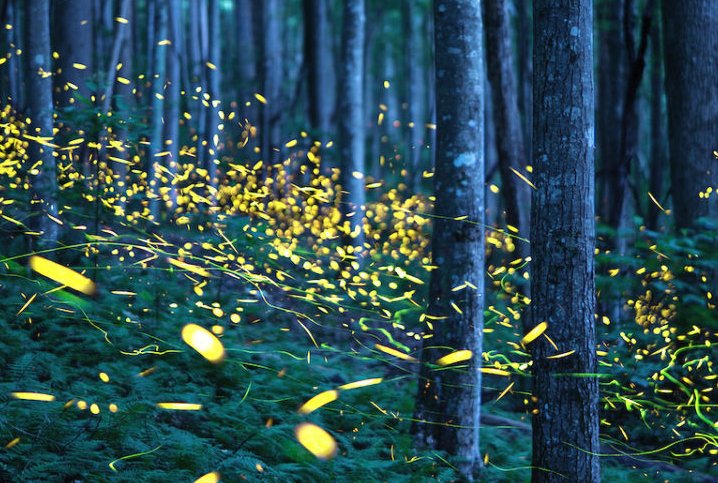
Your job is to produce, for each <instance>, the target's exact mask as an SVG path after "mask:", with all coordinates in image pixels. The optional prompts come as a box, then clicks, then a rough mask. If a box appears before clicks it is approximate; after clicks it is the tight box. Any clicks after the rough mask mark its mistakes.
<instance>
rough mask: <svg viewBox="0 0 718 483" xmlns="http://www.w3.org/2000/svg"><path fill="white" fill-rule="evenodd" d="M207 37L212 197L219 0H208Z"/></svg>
mask: <svg viewBox="0 0 718 483" xmlns="http://www.w3.org/2000/svg"><path fill="white" fill-rule="evenodd" d="M208 15H209V22H208V25H209V32H208V33H209V38H208V44H207V47H208V49H207V54H208V58H207V61H208V62H209V64H206V65H205V67H206V69H205V74H206V77H207V92H208V94H209V98H210V101H209V103H210V106H209V107H208V108H207V109H206V111H205V115H206V117H207V120H206V123H207V148H206V149H207V154H206V155H205V159H206V163H207V165H206V168H207V173H208V174H207V176H208V177H209V186H210V189H211V190H213V193H212V198H214V197H215V195H216V190H217V182H218V180H217V166H218V165H219V134H220V133H219V123H220V122H221V121H220V119H219V106H220V99H221V93H220V83H221V70H220V68H221V66H220V60H221V59H220V54H221V51H220V48H221V39H222V36H221V33H222V32H221V28H220V24H219V22H220V18H219V0H209V10H208Z"/></svg>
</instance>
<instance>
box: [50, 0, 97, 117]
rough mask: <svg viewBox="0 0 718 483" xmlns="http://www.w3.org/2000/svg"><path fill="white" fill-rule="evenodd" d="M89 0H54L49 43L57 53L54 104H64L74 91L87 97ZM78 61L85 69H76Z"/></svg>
mask: <svg viewBox="0 0 718 483" xmlns="http://www.w3.org/2000/svg"><path fill="white" fill-rule="evenodd" d="M92 3H93V2H92V0H65V1H62V2H54V6H53V11H54V18H53V29H54V30H55V31H54V32H53V45H52V48H53V49H54V50H55V51H56V52H57V54H58V60H57V75H55V76H53V80H54V83H55V85H54V93H55V103H56V104H57V105H58V106H59V107H67V106H69V105H70V104H71V103H72V102H73V96H74V95H75V93H77V94H79V95H81V96H82V97H84V98H85V99H89V97H90V90H89V88H88V86H87V81H88V80H89V78H90V76H91V75H92V73H93V72H94V68H93V61H92V54H93V52H92V43H93V39H94V33H93V25H94V22H93V16H92V12H93V9H92ZM77 64H81V65H84V66H85V67H86V68H84V69H82V68H79V69H78V68H77V67H75V65H77Z"/></svg>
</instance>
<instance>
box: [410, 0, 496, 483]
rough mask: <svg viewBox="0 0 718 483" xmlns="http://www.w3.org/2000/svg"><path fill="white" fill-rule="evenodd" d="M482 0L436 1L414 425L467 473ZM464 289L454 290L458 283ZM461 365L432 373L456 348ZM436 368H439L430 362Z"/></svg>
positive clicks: (478, 298)
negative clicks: (432, 137) (425, 289)
mask: <svg viewBox="0 0 718 483" xmlns="http://www.w3.org/2000/svg"><path fill="white" fill-rule="evenodd" d="M482 29H483V26H482V20H481V5H480V2H477V1H475V0H460V1H457V0H437V1H436V2H435V3H434V48H435V52H436V119H437V126H436V147H435V153H436V168H435V175H434V196H435V197H436V201H435V204H434V214H435V218H434V230H433V236H432V265H434V266H435V268H434V269H433V270H432V271H431V280H430V285H429V307H428V311H427V315H428V316H429V317H430V318H429V319H428V320H429V322H430V323H431V324H433V330H431V333H432V334H433V337H431V338H429V339H426V340H425V343H424V348H423V349H422V351H421V361H422V369H421V372H420V375H419V387H418V394H417V398H416V408H415V418H416V419H417V423H415V425H414V428H413V431H414V434H415V435H416V437H417V439H418V440H419V443H420V444H423V445H425V446H429V447H432V448H435V449H439V450H443V451H447V452H448V453H450V454H452V455H455V456H456V457H457V465H458V466H457V468H459V470H460V471H461V473H462V474H463V475H465V477H466V478H468V479H469V480H473V478H474V477H475V475H476V473H477V471H478V469H479V468H480V467H481V464H482V460H481V454H480V452H479V416H480V411H481V373H480V367H481V354H482V337H483V335H482V332H483V326H484V324H483V313H484V312H483V308H484V307H483V293H484V169H485V168H484V142H483V139H484V120H483V116H484V92H483V83H484V52H483V42H484V39H483V30H482ZM459 286H463V288H461V289H459V290H457V289H456V287H459ZM457 350H469V351H471V353H472V357H471V358H470V359H469V360H468V362H464V363H463V364H465V367H461V368H456V369H449V370H441V371H434V370H432V365H434V364H435V363H436V361H437V360H438V359H439V358H440V357H443V356H445V355H447V354H449V353H451V352H453V351H457ZM433 367H436V366H433Z"/></svg>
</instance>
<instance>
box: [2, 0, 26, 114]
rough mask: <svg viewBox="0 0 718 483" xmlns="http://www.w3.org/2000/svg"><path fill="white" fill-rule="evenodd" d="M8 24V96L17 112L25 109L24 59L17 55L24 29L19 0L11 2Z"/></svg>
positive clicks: (8, 11) (11, 0)
mask: <svg viewBox="0 0 718 483" xmlns="http://www.w3.org/2000/svg"><path fill="white" fill-rule="evenodd" d="M7 23H8V24H9V25H12V28H11V29H9V30H7V31H6V35H7V40H8V43H9V47H10V48H9V49H8V52H10V54H11V55H10V58H9V59H8V94H9V96H10V99H9V102H10V104H11V105H12V107H13V108H14V109H15V110H16V111H22V110H23V109H24V107H25V103H24V97H23V92H22V82H23V78H22V74H23V72H22V57H20V56H19V55H17V54H16V50H17V49H19V48H21V44H22V41H21V40H20V39H21V38H22V34H21V32H22V31H23V27H22V26H21V25H20V11H19V9H18V6H17V0H10V1H9V3H8V6H7Z"/></svg>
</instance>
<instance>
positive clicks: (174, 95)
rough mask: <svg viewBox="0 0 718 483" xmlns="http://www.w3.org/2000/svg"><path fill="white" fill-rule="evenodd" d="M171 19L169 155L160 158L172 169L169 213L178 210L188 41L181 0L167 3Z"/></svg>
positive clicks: (166, 121)
mask: <svg viewBox="0 0 718 483" xmlns="http://www.w3.org/2000/svg"><path fill="white" fill-rule="evenodd" d="M166 1H167V10H168V14H169V19H168V23H167V25H168V27H169V28H168V35H169V39H168V40H169V41H170V42H171V43H170V45H169V46H168V47H167V49H168V50H167V58H166V62H167V67H166V69H167V88H166V89H165V105H164V113H165V114H164V138H163V143H164V145H165V147H166V151H167V152H168V153H169V154H168V155H166V156H163V157H162V158H160V159H161V160H162V162H163V164H164V165H165V167H166V168H167V169H168V171H169V173H168V174H167V178H168V180H169V183H170V185H169V191H168V192H167V199H166V203H167V208H168V210H167V211H168V213H172V212H173V211H175V210H176V209H177V184H176V181H174V178H175V176H176V175H177V172H178V170H179V162H180V159H179V148H180V146H179V143H180V139H179V119H180V103H181V98H180V91H181V88H180V86H181V78H180V75H181V73H180V66H181V65H182V53H183V49H182V46H183V45H184V43H183V42H184V39H183V35H182V32H183V31H184V29H183V28H182V25H183V23H182V3H181V2H180V0H166Z"/></svg>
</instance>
